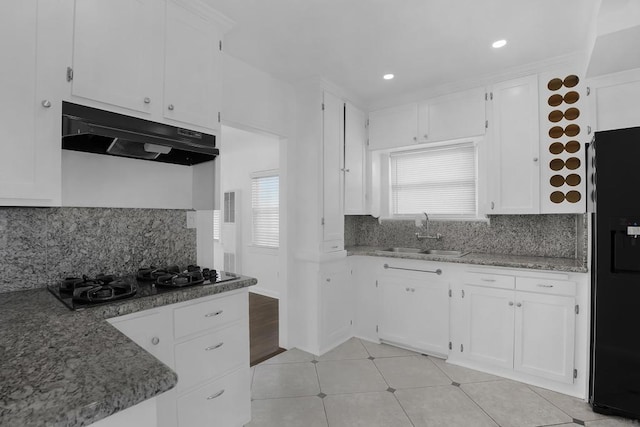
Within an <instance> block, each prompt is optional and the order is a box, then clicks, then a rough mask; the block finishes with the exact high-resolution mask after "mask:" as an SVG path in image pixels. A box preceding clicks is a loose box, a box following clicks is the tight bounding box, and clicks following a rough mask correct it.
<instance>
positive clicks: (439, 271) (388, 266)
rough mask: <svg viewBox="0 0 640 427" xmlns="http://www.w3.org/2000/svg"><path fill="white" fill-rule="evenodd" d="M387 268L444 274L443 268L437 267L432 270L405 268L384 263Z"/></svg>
mask: <svg viewBox="0 0 640 427" xmlns="http://www.w3.org/2000/svg"><path fill="white" fill-rule="evenodd" d="M382 267H383V268H384V269H385V270H405V271H419V272H421V273H434V274H437V275H438V276H440V275H441V274H442V270H441V269H439V268H438V269H437V270H435V271H431V270H420V269H417V268H403V267H392V266H390V265H389V264H384V265H383V266H382Z"/></svg>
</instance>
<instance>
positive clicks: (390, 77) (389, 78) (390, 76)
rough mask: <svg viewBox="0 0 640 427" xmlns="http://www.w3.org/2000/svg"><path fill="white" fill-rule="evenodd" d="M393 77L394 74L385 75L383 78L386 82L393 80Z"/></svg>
mask: <svg viewBox="0 0 640 427" xmlns="http://www.w3.org/2000/svg"><path fill="white" fill-rule="evenodd" d="M393 77H394V75H393V74H385V75H384V76H382V78H383V79H385V80H391V79H392V78H393Z"/></svg>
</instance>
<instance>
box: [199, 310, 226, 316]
mask: <svg viewBox="0 0 640 427" xmlns="http://www.w3.org/2000/svg"><path fill="white" fill-rule="evenodd" d="M222 311H223V310H218V311H215V312H213V313H207V314H205V315H204V317H215V316H219V315H221V314H222Z"/></svg>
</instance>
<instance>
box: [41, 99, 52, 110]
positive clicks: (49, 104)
mask: <svg viewBox="0 0 640 427" xmlns="http://www.w3.org/2000/svg"><path fill="white" fill-rule="evenodd" d="M42 106H43V107H44V108H51V101H49V100H48V99H44V100H43V101H42Z"/></svg>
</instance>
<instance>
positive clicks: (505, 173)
mask: <svg viewBox="0 0 640 427" xmlns="http://www.w3.org/2000/svg"><path fill="white" fill-rule="evenodd" d="M490 98H492V99H490V105H491V107H490V108H491V113H492V114H491V116H492V118H490V119H489V138H488V142H489V144H488V147H489V154H488V162H489V179H488V184H489V186H488V193H489V194H488V195H489V200H488V201H489V206H488V209H487V213H489V214H533V213H539V212H540V161H539V150H540V144H539V138H538V128H539V120H538V78H537V76H535V75H533V76H529V77H523V78H520V79H515V80H509V81H506V82H502V83H498V84H495V85H494V86H493V88H492V90H491V92H490Z"/></svg>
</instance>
